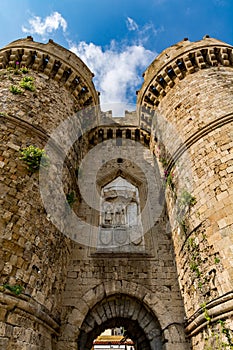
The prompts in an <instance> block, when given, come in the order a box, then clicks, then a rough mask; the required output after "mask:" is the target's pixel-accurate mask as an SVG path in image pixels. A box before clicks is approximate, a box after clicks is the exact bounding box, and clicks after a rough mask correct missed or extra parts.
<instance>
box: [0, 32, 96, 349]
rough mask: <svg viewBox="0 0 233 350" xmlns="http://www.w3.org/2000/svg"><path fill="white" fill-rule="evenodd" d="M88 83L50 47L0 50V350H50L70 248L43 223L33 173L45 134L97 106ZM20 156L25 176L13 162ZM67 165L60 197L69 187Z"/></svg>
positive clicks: (66, 54)
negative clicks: (23, 158)
mask: <svg viewBox="0 0 233 350" xmlns="http://www.w3.org/2000/svg"><path fill="white" fill-rule="evenodd" d="M92 78H93V74H92V73H91V72H90V70H89V69H88V68H87V66H86V65H85V64H84V63H83V62H82V61H81V60H80V59H79V58H78V57H77V56H76V55H75V54H73V53H71V52H70V51H68V50H66V49H64V48H63V47H61V46H59V45H57V44H56V43H54V42H53V41H52V40H50V41H49V42H48V43H47V44H40V43H36V42H34V41H33V39H32V38H31V37H28V38H26V39H21V40H17V41H14V42H12V43H11V44H9V45H7V46H6V47H4V48H3V49H1V50H0V120H1V122H0V126H1V140H2V142H1V155H0V168H1V190H0V195H1V197H0V198H1V215H0V227H1V237H0V242H1V258H0V271H1V282H0V284H1V287H0V288H1V291H0V303H1V311H0V318H1V319H0V321H1V322H3V323H1V325H2V327H1V336H2V337H1V340H0V348H1V349H13V348H14V349H16V348H17V349H26V348H28V349H29V348H30V349H32V346H34V347H35V348H36V349H39V348H40V349H42V348H43V349H48V350H49V349H52V348H54V346H55V343H56V341H55V338H56V335H57V332H58V330H59V325H60V314H61V294H62V291H63V289H64V285H65V277H66V267H67V262H68V258H69V254H70V240H69V239H68V238H67V237H66V236H64V235H63V234H62V233H61V232H59V230H58V229H56V227H55V226H53V225H52V223H51V222H50V218H49V217H48V216H47V215H46V212H45V210H44V206H43V203H42V200H41V197H40V191H39V175H38V171H34V170H36V169H37V167H38V157H39V154H38V152H40V151H41V150H42V149H43V148H44V147H45V144H46V142H47V141H48V139H49V137H50V135H51V133H52V132H53V130H55V128H56V127H57V126H58V125H59V124H60V123H61V122H62V121H63V120H65V119H67V118H68V117H69V116H73V115H74V114H75V113H76V112H77V111H78V110H80V109H82V108H84V107H86V106H94V105H98V104H99V98H98V93H97V92H96V90H95V88H94V85H93V83H92ZM28 147H31V148H28ZM23 149H26V150H28V151H29V154H27V155H25V160H27V156H28V157H29V158H30V157H31V158H30V161H31V162H32V163H31V164H29V169H28V166H27V165H26V163H25V162H24V161H23V160H22V159H20V156H22V154H21V151H22V150H23ZM30 153H31V154H30ZM39 158H40V157H39ZM68 163H69V162H68ZM68 163H66V164H65V165H64V174H65V175H64V176H65V179H66V185H65V186H66V190H65V191H66V193H67V194H68V193H69V187H70V186H71V187H72V188H76V187H77V184H76V181H77V180H76V175H75V172H74V168H72V167H71V166H70V164H68ZM32 344H34V345H32ZM34 347H33V348H34Z"/></svg>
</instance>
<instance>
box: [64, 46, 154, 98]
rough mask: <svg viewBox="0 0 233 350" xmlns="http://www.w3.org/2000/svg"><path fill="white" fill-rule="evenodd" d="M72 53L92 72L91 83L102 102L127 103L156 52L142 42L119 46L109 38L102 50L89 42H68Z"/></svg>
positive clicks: (133, 95) (133, 94)
mask: <svg viewBox="0 0 233 350" xmlns="http://www.w3.org/2000/svg"><path fill="white" fill-rule="evenodd" d="M70 50H71V51H73V52H74V53H76V54H77V55H78V56H79V57H80V58H81V59H82V60H83V61H84V62H85V63H86V64H87V66H88V67H89V68H90V69H91V71H92V72H93V73H94V74H95V78H94V83H95V86H96V88H97V90H99V91H100V92H101V95H100V98H101V103H102V104H108V103H127V102H128V103H130V102H133V101H132V97H134V99H135V93H136V89H137V88H138V87H139V85H141V83H142V77H141V75H142V73H143V71H144V70H145V68H146V67H147V66H148V65H149V64H150V63H151V61H152V60H153V59H154V58H155V55H156V53H155V52H152V51H150V50H147V49H145V48H144V47H143V46H142V45H131V46H130V45H128V46H124V47H121V46H120V45H118V44H117V43H116V42H115V41H113V42H112V43H111V45H110V47H109V48H108V49H106V50H105V51H104V50H103V49H102V47H100V46H96V45H95V44H93V43H90V44H87V43H85V42H83V41H82V42H80V43H79V44H74V43H70Z"/></svg>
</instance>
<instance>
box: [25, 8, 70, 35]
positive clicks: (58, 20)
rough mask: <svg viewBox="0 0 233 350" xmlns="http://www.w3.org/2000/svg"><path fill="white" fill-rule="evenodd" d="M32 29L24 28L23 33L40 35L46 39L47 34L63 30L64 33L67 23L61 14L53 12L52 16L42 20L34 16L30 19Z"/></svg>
mask: <svg viewBox="0 0 233 350" xmlns="http://www.w3.org/2000/svg"><path fill="white" fill-rule="evenodd" d="M28 22H29V24H30V27H29V28H26V27H24V26H22V31H23V32H24V33H29V34H38V35H41V36H42V37H44V36H45V35H46V34H49V33H52V32H53V31H55V30H57V29H59V28H60V27H61V28H62V30H63V32H65V31H66V29H67V22H66V20H65V19H64V18H63V17H62V15H61V14H60V13H59V12H53V13H52V14H51V15H50V16H47V17H45V19H44V20H43V19H41V17H39V16H33V17H32V18H31V19H29V21H28Z"/></svg>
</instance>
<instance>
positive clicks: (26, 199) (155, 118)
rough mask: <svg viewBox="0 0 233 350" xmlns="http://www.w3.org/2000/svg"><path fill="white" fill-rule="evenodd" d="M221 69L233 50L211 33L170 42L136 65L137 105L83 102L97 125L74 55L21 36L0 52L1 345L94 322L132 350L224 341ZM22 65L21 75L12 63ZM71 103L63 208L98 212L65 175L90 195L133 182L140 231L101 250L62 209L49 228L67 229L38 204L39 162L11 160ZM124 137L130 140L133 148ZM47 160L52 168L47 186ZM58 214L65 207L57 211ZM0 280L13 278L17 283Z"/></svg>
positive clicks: (226, 125)
mask: <svg viewBox="0 0 233 350" xmlns="http://www.w3.org/2000/svg"><path fill="white" fill-rule="evenodd" d="M16 62H19V67H16ZM232 65H233V62H232V47H231V46H230V45H227V44H225V43H222V42H220V41H218V40H215V39H211V38H205V39H204V40H201V41H200V42H197V43H190V42H189V41H187V40H185V41H183V42H181V43H178V44H177V45H175V46H173V47H171V48H168V49H167V50H165V51H164V52H163V53H161V55H159V56H158V57H157V58H156V59H155V61H154V62H153V63H152V64H151V66H150V67H149V68H148V70H147V71H146V72H145V75H144V79H145V82H144V84H143V86H142V88H141V90H140V91H139V93H138V106H139V107H142V110H141V111H140V109H138V111H137V112H126V115H125V118H115V119H114V118H112V116H111V112H106V113H103V112H98V109H96V111H95V113H99V114H95V113H94V119H95V117H96V116H98V118H97V119H98V127H96V125H95V127H93V120H92V117H93V115H92V116H90V115H89V114H88V112H86V110H85V107H87V106H96V105H98V103H99V99H98V93H97V92H96V91H95V88H94V86H93V83H92V77H93V76H92V74H91V72H90V71H89V69H88V68H87V67H86V66H85V65H84V63H83V62H82V61H81V60H80V59H79V58H77V57H76V56H75V55H74V54H72V53H70V52H69V51H67V50H65V49H64V48H62V47H60V46H59V45H57V44H55V43H53V42H51V41H50V42H49V43H48V44H39V43H35V42H33V40H32V39H31V38H30V37H29V38H27V39H22V40H18V41H16V42H13V43H12V44H9V45H8V46H6V47H5V48H3V49H2V50H0V101H1V102H0V127H1V140H2V142H1V144H0V172H1V174H0V180H1V187H0V204H1V209H0V210H1V214H0V230H1V231H0V243H1V252H0V254H1V256H0V272H1V282H0V283H1V287H0V297H1V300H0V301H1V304H0V306H1V307H0V347H1V349H3V350H8V349H9V350H10V349H20V350H23V349H25V350H29V349H30V350H42V349H46V350H52V349H58V350H64V349H70V350H75V349H76V350H77V349H79V350H90V348H91V345H92V341H93V340H94V339H95V337H96V336H97V335H98V334H99V333H100V332H101V331H102V330H103V329H104V328H107V327H115V326H124V327H125V328H126V329H127V330H128V332H129V334H131V336H132V338H134V339H136V340H137V345H138V348H139V349H143V350H151V349H156V350H157V349H158V350H161V349H166V350H168V349H171V350H174V349H177V350H181V349H185V350H188V349H189V348H190V347H189V346H190V344H189V343H191V348H192V349H193V350H199V349H201V348H204V346H205V345H206V346H209V347H210V346H212V347H213V349H214V348H217V345H219V344H217V336H216V337H214V340H213V339H211V337H210V334H221V335H222V338H221V342H222V343H227V341H228V343H229V339H228V338H227V337H226V334H230V335H231V329H232V325H233V324H232V318H231V317H232V313H233V310H232V290H233V284H232V283H233V282H232V281H233V266H232V258H233V255H232V252H233V234H232V232H233V214H232V213H233V200H232V198H233V197H232V196H233V177H232V172H233V141H232V140H233V138H232V137H233V114H232V113H233V108H232V107H233V99H232V95H233V90H232V86H233V84H232V82H233V68H232ZM23 66H27V67H28V72H26V73H23V72H21V71H19V69H20V68H21V67H23ZM9 67H11V68H10V69H9ZM24 76H28V77H29V76H30V77H32V79H33V84H34V85H35V90H34V91H29V90H24V89H23V91H22V93H20V94H13V93H12V92H11V91H10V87H11V86H12V85H14V86H17V87H19V86H20V82H21V80H22V77H24ZM80 110H82V112H80V115H81V116H82V118H83V119H82V120H81V121H79V124H77V125H76V124H75V128H76V129H75V128H74V125H73V124H72V125H71V126H69V127H68V130H66V131H67V132H68V135H69V136H72V135H73V133H76V134H78V133H79V132H81V131H82V128H83V129H85V128H86V127H87V125H88V127H89V130H88V133H86V134H84V135H82V137H80V138H79V139H78V140H77V141H76V142H75V143H74V144H73V146H72V147H71V149H70V150H69V152H68V155H67V157H66V161H65V162H64V164H62V167H63V174H62V176H63V178H62V180H63V190H64V193H65V194H70V193H71V192H72V191H74V192H75V195H76V198H75V199H76V200H75V202H74V203H73V204H72V209H73V211H74V213H75V214H76V215H77V216H78V217H79V218H81V220H83V221H84V222H85V223H88V224H90V226H92V228H93V230H94V228H98V226H99V225H100V217H101V215H103V213H100V210H99V208H100V203H99V202H98V198H99V197H98V198H97V200H96V199H95V198H94V200H93V201H94V204H95V208H92V207H91V205H90V203H88V201H86V198H82V193H81V185H80V183H79V182H78V181H79V180H81V178H82V177H85V183H86V186H87V195H88V196H89V197H88V198H92V197H94V195H93V188H94V187H95V188H97V190H98V191H99V192H101V191H102V190H103V189H104V188H105V186H107V185H108V184H109V183H111V182H112V181H113V180H114V179H116V178H117V177H119V176H122V177H123V178H124V179H125V180H126V181H127V182H128V183H130V184H132V185H133V186H134V189H135V188H136V189H137V191H138V198H140V211H141V215H142V225H144V226H143V227H149V228H148V229H147V230H146V233H145V232H144V234H143V236H142V237H139V238H140V239H137V240H133V239H132V240H131V238H130V239H129V242H128V243H127V244H126V245H125V246H123V247H121V246H119V247H116V248H114V249H110V250H108V249H103V247H101V249H100V247H99V246H98V237H97V238H96V236H95V235H94V234H93V232H91V233H90V232H88V235H89V236H85V234H86V231H85V230H84V225H83V226H81V225H80V226H75V224H73V226H69V225H68V224H69V222H68V220H69V219H67V218H65V219H64V220H63V221H62V228H63V229H64V228H65V227H66V226H69V227H70V228H71V231H72V232H71V233H70V235H68V236H69V237H67V236H66V235H64V234H63V233H62V232H60V230H59V229H58V228H56V227H55V226H54V225H53V223H52V218H51V214H47V213H46V212H45V208H44V205H43V202H42V199H41V196H40V186H39V174H38V172H35V173H32V172H30V171H29V170H28V168H27V166H26V165H25V164H24V163H23V161H22V160H20V159H19V156H20V150H21V149H22V148H24V147H27V146H28V145H35V146H37V147H40V148H44V147H45V145H46V142H47V141H48V139H49V136H50V135H51V134H52V132H53V131H54V130H55V129H56V128H57V127H58V126H59V125H60V124H61V122H63V121H64V120H66V119H67V118H68V117H70V116H73V115H75V113H76V112H77V111H80ZM102 124H103V125H102ZM62 132H63V131H62ZM129 140H130V141H132V142H133V143H132V142H131V143H129V142H128V141H129ZM135 141H137V143H138V144H140V145H141V146H142V148H141V149H140V148H137V152H135V148H136V147H135ZM95 147H99V148H98V150H99V151H98V152H97V155H98V156H96V157H95V158H94V160H93V162H91V163H90V164H88V166H87V168H86V173H85V174H83V173H82V167H81V165H82V161H83V160H84V159H85V158H86V157H87V156H88V154H89V153H91V151H92V150H93V149H95ZM101 150H102V151H101ZM103 150H104V152H103ZM113 150H115V154H114V156H115V158H116V159H113V158H114V157H113V156H112V153H113ZM59 152H60V150H58V152H57V153H59ZM101 152H102V153H101ZM117 152H118V153H117ZM102 154H103V158H101V156H102ZM59 166H60V164H59V163H57V165H56V166H55V165H54V169H53V171H54V172H53V173H52V174H51V177H52V179H53V182H56V181H57V177H56V176H57V175H56V170H57V168H59ZM95 166H98V171H97V172H96V178H93V177H92V173H93V172H94V169H95ZM56 167H57V168H56ZM147 169H155V170H156V171H155V173H153V175H152V173H151V172H150V171H147ZM152 183H156V186H157V187H156V186H155V187H151V186H150V185H151V184H152ZM161 183H163V186H162V188H160V187H159V185H157V184H161ZM45 186H47V187H48V188H47V190H48V193H49V194H50V196H51V198H53V199H55V201H52V200H51V207H52V211H53V212H54V213H57V212H58V213H60V211H59V210H60V208H59V206H58V205H57V203H58V199H59V198H58V197H59V194H57V193H54V192H53V191H52V190H51V189H50V188H49V185H48V184H47V183H46V184H45ZM152 188H153V190H152ZM184 190H185V191H186V192H184ZM164 193H165V197H164V198H163V194H164ZM135 198H136V197H135ZM148 198H149V199H148ZM187 198H188V199H187ZM56 199H57V202H56ZM163 199H164V203H162V204H161V203H160V202H162V201H163ZM135 200H136V199H135ZM165 200H166V202H165ZM97 202H98V203H97ZM163 204H164V205H163ZM147 205H148V207H146V206H147ZM98 206H99V207H98ZM145 207H146V208H147V211H146V215H145V214H144V211H143V210H144V208H145ZM71 211H72V210H71V208H70V206H69V204H68V203H67V206H66V207H65V208H64V211H63V212H62V217H65V214H67V213H70V212H71ZM155 212H159V215H158V217H157V218H156V220H155V222H154V223H153V225H152V227H151V226H149V223H150V221H149V220H150V217H151V216H153V213H155ZM121 215H123V214H122V213H121ZM143 215H144V216H143ZM97 232H98V230H97ZM79 238H80V239H81V238H82V239H83V241H85V242H86V245H85V244H82V243H81V241H80V240H79ZM120 238H121V237H120V236H119V237H118V239H120ZM107 248H108V247H107ZM4 285H5V287H4ZM6 285H8V286H19V285H20V286H22V288H23V290H22V293H19V294H18V295H17V294H16V293H14V291H9V290H8V289H7V287H6ZM208 317H210V318H211V322H209V323H208V322H207V319H208V320H209V318H208ZM185 320H187V322H186V323H185ZM219 320H220V322H219ZM185 330H186V332H187V336H188V338H189V339H186V337H185ZM223 330H224V331H223ZM211 332H212V333H211ZM224 332H225V333H224ZM227 332H229V333H227ZM224 334H225V335H224ZM190 339H191V341H190ZM218 340H219V339H218ZM162 344H164V345H162ZM229 346H230V344H227V345H226V349H228V348H229Z"/></svg>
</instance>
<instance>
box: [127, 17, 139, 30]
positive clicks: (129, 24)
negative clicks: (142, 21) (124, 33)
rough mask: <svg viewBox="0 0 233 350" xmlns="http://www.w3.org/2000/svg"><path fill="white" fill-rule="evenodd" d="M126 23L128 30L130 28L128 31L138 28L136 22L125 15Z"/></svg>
mask: <svg viewBox="0 0 233 350" xmlns="http://www.w3.org/2000/svg"><path fill="white" fill-rule="evenodd" d="M126 25H127V28H128V30H130V31H131V30H137V29H138V25H137V23H136V22H135V21H134V20H133V19H132V18H130V17H127V20H126Z"/></svg>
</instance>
